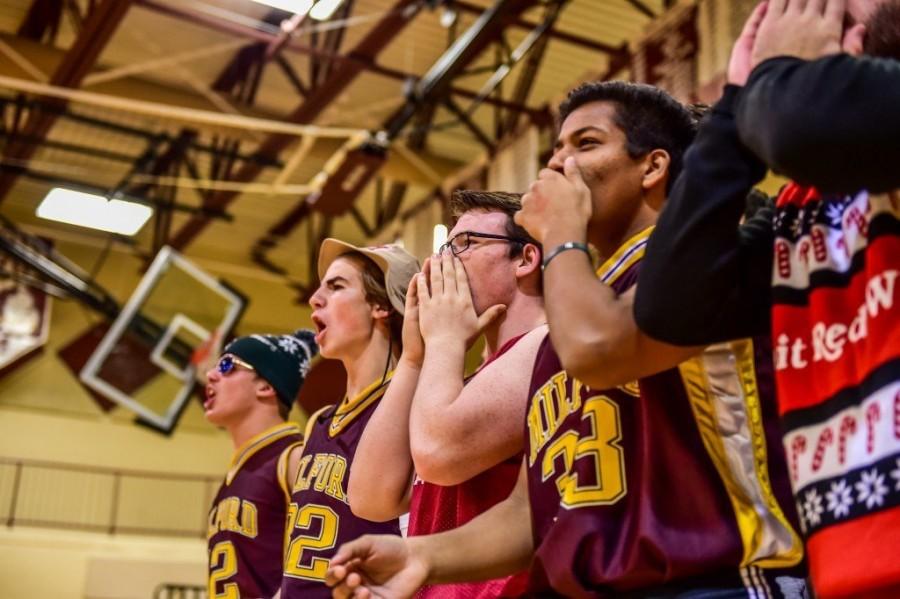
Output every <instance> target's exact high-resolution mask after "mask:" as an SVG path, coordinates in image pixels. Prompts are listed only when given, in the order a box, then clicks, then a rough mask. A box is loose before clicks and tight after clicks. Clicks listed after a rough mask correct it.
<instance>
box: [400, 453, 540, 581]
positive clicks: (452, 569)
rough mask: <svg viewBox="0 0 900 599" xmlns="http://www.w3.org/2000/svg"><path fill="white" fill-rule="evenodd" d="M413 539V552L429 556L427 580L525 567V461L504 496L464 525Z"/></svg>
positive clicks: (528, 538)
mask: <svg viewBox="0 0 900 599" xmlns="http://www.w3.org/2000/svg"><path fill="white" fill-rule="evenodd" d="M409 540H410V543H411V549H412V550H413V551H414V552H419V553H420V554H421V555H423V556H426V560H427V564H428V579H427V582H428V583H429V584H441V583H446V582H463V581H472V580H489V579H491V578H499V577H501V576H508V575H510V574H513V573H515V572H520V571H521V570H524V569H525V568H527V567H528V564H529V563H530V561H531V556H532V554H533V553H534V538H533V537H532V532H531V510H530V506H529V503H528V471H527V470H526V469H525V463H524V461H523V463H522V468H521V469H520V471H519V478H518V480H517V481H516V486H515V487H513V490H512V493H511V494H510V496H509V497H508V498H506V499H505V500H504V501H502V502H500V503H498V504H497V505H495V506H494V507H492V508H491V509H489V510H488V511H486V512H485V513H483V514H481V515H480V516H478V517H477V518H474V519H473V520H471V521H469V522H467V523H466V524H465V525H464V526H461V527H459V528H456V529H453V530H450V531H447V532H444V533H440V534H437V535H428V536H424V537H410V539H409Z"/></svg>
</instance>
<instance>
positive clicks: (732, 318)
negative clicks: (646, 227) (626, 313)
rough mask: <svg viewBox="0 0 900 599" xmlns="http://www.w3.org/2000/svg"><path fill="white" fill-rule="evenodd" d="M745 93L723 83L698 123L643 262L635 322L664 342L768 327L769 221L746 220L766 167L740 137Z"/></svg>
mask: <svg viewBox="0 0 900 599" xmlns="http://www.w3.org/2000/svg"><path fill="white" fill-rule="evenodd" d="M739 93H740V90H739V88H736V87H734V86H728V87H726V90H725V94H724V96H723V99H722V100H721V101H720V102H719V104H717V105H716V106H715V107H714V108H713V111H712V114H710V115H709V116H707V117H706V119H705V120H704V122H703V123H702V124H701V126H700V130H699V132H698V133H697V139H696V140H695V141H694V143H693V145H692V146H691V148H690V149H689V150H688V152H687V153H686V154H685V158H684V167H683V170H682V172H681V175H680V176H679V177H678V179H677V181H675V184H674V185H673V187H672V191H671V192H670V194H669V199H668V200H667V202H666V205H665V207H664V208H663V211H662V213H661V214H660V216H659V219H658V220H657V223H656V229H655V231H654V232H653V234H652V235H651V236H650V239H649V241H648V243H647V250H646V254H645V256H644V259H643V260H642V262H641V269H640V273H639V276H638V286H637V295H636V297H635V303H634V316H635V320H636V322H637V325H638V326H639V327H640V328H641V330H643V331H644V332H645V333H647V334H648V335H650V336H652V337H654V338H656V339H658V340H661V341H664V342H667V343H672V344H679V345H702V344H708V343H714V342H718V341H727V340H730V339H739V338H742V337H749V336H753V335H756V334H759V333H764V332H766V331H767V330H768V322H769V320H768V318H769V311H770V306H771V301H770V290H769V289H770V278H771V268H772V243H773V240H772V227H771V223H770V222H769V223H762V225H761V226H759V227H755V228H752V227H751V228H748V227H744V228H743V229H742V228H741V226H740V221H741V217H742V215H743V211H744V207H745V204H746V198H747V194H748V192H749V191H750V190H751V189H752V187H753V185H754V183H755V182H756V181H758V180H759V179H761V178H762V176H763V175H764V174H765V167H764V165H762V164H761V163H760V162H759V160H758V159H756V158H755V157H754V156H753V155H752V154H751V153H750V151H749V150H747V149H746V148H745V147H744V146H743V145H742V144H741V143H740V140H739V139H738V136H737V126H736V124H735V122H734V116H733V112H732V105H733V103H734V101H735V99H736V97H737V95H738V94H739ZM769 216H771V214H770V213H769ZM759 218H760V219H762V220H765V219H764V218H763V217H759ZM751 232H753V234H752V235H751V234H750V233H751Z"/></svg>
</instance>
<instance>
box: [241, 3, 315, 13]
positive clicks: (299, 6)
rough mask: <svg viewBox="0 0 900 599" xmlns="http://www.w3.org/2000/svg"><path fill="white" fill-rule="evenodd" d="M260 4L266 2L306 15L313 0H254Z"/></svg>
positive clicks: (275, 6)
mask: <svg viewBox="0 0 900 599" xmlns="http://www.w3.org/2000/svg"><path fill="white" fill-rule="evenodd" d="M253 1H254V2H256V3H258V4H265V5H266V6H271V7H272V8H280V9H281V10H284V11H287V12H292V13H294V14H298V15H305V14H306V13H308V12H309V9H310V8H312V5H313V0H253Z"/></svg>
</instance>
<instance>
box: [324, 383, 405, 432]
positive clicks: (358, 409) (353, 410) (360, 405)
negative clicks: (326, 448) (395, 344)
mask: <svg viewBox="0 0 900 599" xmlns="http://www.w3.org/2000/svg"><path fill="white" fill-rule="evenodd" d="M393 376H394V371H393V370H392V371H390V372H389V373H387V376H386V377H384V380H383V381H374V382H373V383H372V384H371V385H369V386H368V387H366V388H365V389H363V390H362V391H360V392H359V393H357V394H356V397H354V398H353V399H350V398H347V397H345V398H344V401H342V402H341V403H340V405H338V407H337V410H335V412H334V418H332V419H331V424H330V425H329V426H328V434H329V436H331V437H336V436H337V435H338V434H340V432H341V431H342V430H344V429H345V428H347V426H349V425H350V423H351V422H353V420H355V419H356V417H357V416H359V415H360V414H361V413H362V412H363V411H364V410H365V409H366V408H368V407H369V406H370V405H372V404H373V403H375V402H376V401H378V400H379V399H381V396H382V395H384V392H385V390H386V389H387V386H388V383H390V382H391V377H393Z"/></svg>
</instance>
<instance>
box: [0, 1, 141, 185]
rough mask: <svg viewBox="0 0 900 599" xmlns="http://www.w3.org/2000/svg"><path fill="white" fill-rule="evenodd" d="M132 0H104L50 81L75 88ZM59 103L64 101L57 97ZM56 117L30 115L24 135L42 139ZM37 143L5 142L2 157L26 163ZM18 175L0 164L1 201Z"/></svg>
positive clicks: (98, 5)
mask: <svg viewBox="0 0 900 599" xmlns="http://www.w3.org/2000/svg"><path fill="white" fill-rule="evenodd" d="M130 5H131V0H103V1H102V2H101V3H100V4H97V5H95V6H94V9H93V10H92V11H91V13H90V14H89V15H88V16H87V19H86V20H85V21H84V24H83V27H82V29H81V32H80V33H79V34H78V37H77V38H76V40H75V43H73V44H72V47H71V48H69V51H68V52H66V54H65V56H64V57H63V60H62V62H61V63H60V64H59V66H58V67H57V68H56V71H55V72H54V73H53V76H52V77H51V78H50V84H51V85H56V86H61V87H78V86H79V85H80V83H81V80H82V79H84V77H85V75H87V74H88V72H90V70H91V69H92V68H93V66H94V64H95V63H96V62H97V58H98V57H99V56H100V53H101V52H102V51H103V49H104V48H105V47H106V44H107V43H108V42H109V40H110V38H112V35H113V32H115V30H116V28H117V27H118V26H119V23H121V22H122V18H123V17H124V16H125V13H126V12H128V7H129V6H130ZM57 102H59V103H60V104H61V105H63V106H64V105H65V102H63V101H61V100H58V101H57ZM55 122H56V116H55V115H54V114H52V113H49V112H41V113H37V114H33V115H30V116H29V118H28V120H27V121H26V123H25V125H24V127H23V129H22V132H23V134H24V135H25V136H26V137H27V138H38V139H43V138H45V137H46V136H47V133H48V132H49V131H50V128H51V127H52V126H53V123H55ZM35 148H36V146H35V145H34V144H33V143H16V142H15V141H13V142H11V143H10V144H9V145H7V147H6V150H5V151H4V152H3V159H4V160H12V161H15V162H17V163H24V162H27V161H28V160H29V159H30V158H31V157H32V156H33V155H34V150H35ZM16 178H17V172H16V170H15V169H9V168H7V167H0V202H2V201H3V199H4V198H5V197H6V196H7V194H8V193H9V190H10V189H12V186H13V184H15V182H16Z"/></svg>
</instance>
